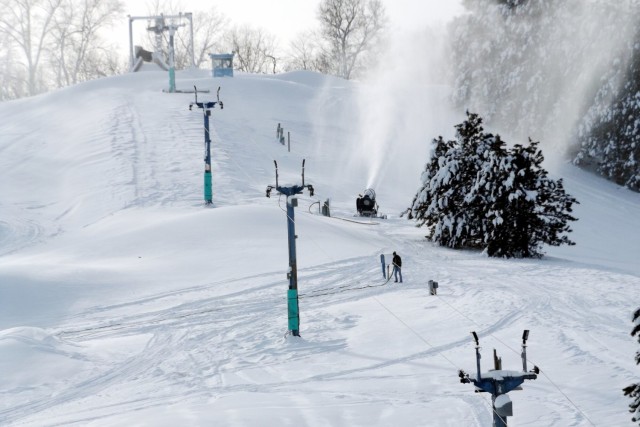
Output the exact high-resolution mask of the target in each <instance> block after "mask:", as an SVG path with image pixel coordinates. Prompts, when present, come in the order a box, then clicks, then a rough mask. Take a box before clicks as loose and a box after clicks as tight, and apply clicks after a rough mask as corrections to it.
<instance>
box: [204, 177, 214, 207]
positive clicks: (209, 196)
mask: <svg viewBox="0 0 640 427" xmlns="http://www.w3.org/2000/svg"><path fill="white" fill-rule="evenodd" d="M211 187H212V185H211V172H209V171H205V173H204V201H205V202H207V203H213V192H212V190H211Z"/></svg>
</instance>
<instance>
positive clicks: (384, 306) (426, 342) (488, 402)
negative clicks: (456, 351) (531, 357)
mask: <svg viewBox="0 0 640 427" xmlns="http://www.w3.org/2000/svg"><path fill="white" fill-rule="evenodd" d="M373 299H374V300H375V301H376V302H377V303H378V304H379V305H380V306H381V307H382V308H384V309H385V310H386V311H387V312H388V313H389V314H390V315H391V316H393V317H394V318H395V319H396V320H397V321H398V322H400V323H401V324H402V325H404V327H405V328H407V329H409V330H410V331H411V332H412V333H413V334H414V335H415V336H416V337H418V339H420V341H422V342H423V343H425V344H426V345H427V346H429V347H430V348H431V350H433V351H435V352H436V354H437V355H438V356H440V357H442V358H443V359H444V360H446V361H447V362H449V364H451V366H453V367H454V368H455V369H456V370H457V371H458V372H460V371H461V368H460V367H459V366H457V365H456V364H455V363H454V362H453V361H452V360H451V359H449V358H448V357H447V356H445V355H444V354H442V352H440V351H438V349H437V348H436V347H435V346H434V345H433V344H431V343H430V342H429V341H428V340H427V339H426V338H424V337H423V336H422V335H420V334H419V333H418V332H417V331H416V330H415V329H413V328H412V327H411V326H409V325H408V324H407V323H406V322H405V321H404V320H402V319H401V318H400V317H399V316H398V315H397V314H395V313H394V312H393V311H392V310H391V309H389V307H387V306H386V305H384V304H383V303H382V302H381V301H380V300H379V299H378V298H376V297H375V296H374V297H373ZM482 397H483V398H484V400H485V402H486V403H487V404H488V406H489V407H490V408H491V411H492V412H494V413H495V414H496V415H497V416H498V417H500V419H502V421H503V422H504V421H505V420H504V419H503V418H502V417H501V416H500V414H498V413H497V412H496V410H495V409H494V407H493V403H492V402H490V401H489V400H488V399H489V396H486V397H485V396H482ZM505 425H506V423H505Z"/></svg>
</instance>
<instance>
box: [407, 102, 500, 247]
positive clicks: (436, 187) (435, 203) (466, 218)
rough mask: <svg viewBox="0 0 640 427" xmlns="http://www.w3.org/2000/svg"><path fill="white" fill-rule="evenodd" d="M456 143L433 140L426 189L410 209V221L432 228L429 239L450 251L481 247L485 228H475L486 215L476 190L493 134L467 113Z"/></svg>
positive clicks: (425, 175) (416, 198) (458, 129)
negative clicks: (485, 130) (484, 129)
mask: <svg viewBox="0 0 640 427" xmlns="http://www.w3.org/2000/svg"><path fill="white" fill-rule="evenodd" d="M456 129H457V137H456V140H455V141H445V140H444V139H443V138H442V137H439V138H438V139H435V140H433V148H432V153H431V161H430V162H429V163H428V164H427V165H426V167H425V171H424V172H423V174H422V182H423V187H422V189H421V190H420V191H418V193H417V194H416V196H415V198H414V200H413V203H412V206H411V208H410V209H409V218H413V219H416V220H417V221H418V225H419V226H422V225H426V226H427V227H428V228H429V235H428V236H427V237H428V238H430V239H432V240H433V241H435V242H437V243H439V244H440V245H442V246H447V247H450V248H462V247H481V245H482V244H483V236H482V233H481V228H478V227H476V226H474V224H475V223H477V222H478V221H480V218H481V217H482V215H483V212H481V209H479V208H478V206H480V207H481V206H482V205H481V204H479V203H478V197H476V193H475V192H474V191H473V188H472V186H473V185H474V182H475V179H476V176H477V174H478V171H479V167H480V165H481V156H482V155H483V154H484V153H485V152H486V151H487V147H488V146H489V145H490V144H491V143H492V140H493V138H494V137H493V135H491V134H487V133H484V132H483V127H482V118H480V117H479V116H478V115H477V114H471V113H467V120H466V121H465V122H463V123H461V124H459V125H457V126H456Z"/></svg>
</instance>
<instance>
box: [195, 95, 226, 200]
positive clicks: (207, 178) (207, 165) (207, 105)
mask: <svg viewBox="0 0 640 427" xmlns="http://www.w3.org/2000/svg"><path fill="white" fill-rule="evenodd" d="M193 88H194V90H195V97H196V100H195V102H192V103H191V104H189V110H191V109H192V108H193V106H194V105H195V106H196V107H198V108H201V109H202V112H203V116H204V201H205V203H206V204H208V205H210V204H212V203H213V191H212V179H211V137H210V132H209V117H210V116H211V110H212V109H213V108H214V107H215V106H216V104H219V105H220V109H223V108H224V105H223V103H222V101H220V88H218V92H217V101H209V102H198V88H196V87H195V86H194V87H193Z"/></svg>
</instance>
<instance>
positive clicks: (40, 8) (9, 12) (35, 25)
mask: <svg viewBox="0 0 640 427" xmlns="http://www.w3.org/2000/svg"><path fill="white" fill-rule="evenodd" d="M61 3H62V0H0V33H1V34H3V35H4V36H6V37H7V38H8V39H9V40H10V42H11V43H12V44H13V45H15V47H16V51H17V52H20V56H21V57H22V58H21V60H22V61H24V64H25V66H26V71H27V72H26V86H27V91H28V94H29V95H34V94H36V93H38V92H40V91H42V90H43V89H44V87H45V85H44V84H43V78H42V75H41V73H40V61H41V60H42V58H43V55H44V54H45V51H46V48H47V46H46V43H47V35H48V34H49V31H50V30H51V28H52V26H53V25H54V15H55V14H56V12H57V10H58V8H59V7H60V4H61ZM3 38H4V37H3Z"/></svg>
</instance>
